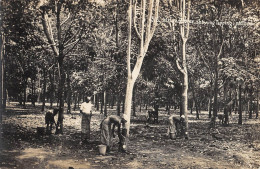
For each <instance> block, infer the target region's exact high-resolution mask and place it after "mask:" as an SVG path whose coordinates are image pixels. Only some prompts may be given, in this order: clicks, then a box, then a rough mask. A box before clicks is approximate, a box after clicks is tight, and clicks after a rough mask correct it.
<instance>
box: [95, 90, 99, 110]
mask: <svg viewBox="0 0 260 169" xmlns="http://www.w3.org/2000/svg"><path fill="white" fill-rule="evenodd" d="M96 99H97V101H96V109H97V111H99V100H100V93H97V97H96Z"/></svg>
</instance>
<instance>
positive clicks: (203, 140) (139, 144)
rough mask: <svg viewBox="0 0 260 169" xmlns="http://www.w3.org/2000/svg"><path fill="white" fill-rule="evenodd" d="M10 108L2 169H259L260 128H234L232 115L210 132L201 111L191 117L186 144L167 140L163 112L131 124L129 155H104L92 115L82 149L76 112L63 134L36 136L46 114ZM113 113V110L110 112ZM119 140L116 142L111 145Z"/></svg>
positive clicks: (247, 125)
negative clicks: (197, 116)
mask: <svg viewBox="0 0 260 169" xmlns="http://www.w3.org/2000/svg"><path fill="white" fill-rule="evenodd" d="M38 110H39V109H38V108H36V109H35V108H29V110H24V109H18V108H17V106H14V105H13V106H10V107H9V108H8V111H7V113H6V114H5V115H4V119H3V133H2V139H1V144H0V145H1V147H0V148H1V149H0V150H1V154H0V168H69V167H73V168H259V167H260V125H259V120H258V119H252V120H247V121H245V123H244V125H242V126H239V125H237V124H236V120H237V119H236V118H237V117H236V115H233V117H232V119H231V123H230V125H229V126H228V127H223V126H220V125H218V126H217V128H216V130H209V129H208V125H209V124H208V122H209V120H208V118H207V114H206V112H203V113H202V114H201V115H200V117H201V119H200V120H194V118H195V116H194V115H190V117H189V118H190V139H189V140H185V139H182V138H179V139H176V140H170V139H169V138H168V136H167V135H166V132H167V123H166V121H167V114H166V112H163V111H161V112H160V117H159V124H158V125H153V124H151V125H145V122H144V120H145V114H144V113H139V114H138V117H137V118H134V119H132V123H133V124H132V126H131V137H130V144H129V152H128V153H127V154H123V153H118V152H117V145H115V146H114V147H113V149H112V151H111V152H110V153H109V154H107V155H106V156H101V155H99V153H98V148H97V146H98V145H99V138H100V135H99V124H100V121H101V120H102V119H103V116H102V115H100V114H99V112H95V113H94V115H93V118H92V122H91V129H92V133H91V140H90V143H88V144H81V142H80V141H81V139H80V120H81V116H80V115H79V112H78V111H76V112H73V113H72V114H71V115H67V114H66V115H65V120H64V128H65V130H64V134H63V135H54V134H52V135H44V136H39V135H37V133H36V128H37V127H41V126H44V114H43V113H41V112H40V111H38ZM110 112H112V111H110ZM117 141H118V138H116V139H115V142H117Z"/></svg>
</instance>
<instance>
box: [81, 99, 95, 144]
mask: <svg viewBox="0 0 260 169" xmlns="http://www.w3.org/2000/svg"><path fill="white" fill-rule="evenodd" d="M80 113H81V114H82V118H81V139H82V140H83V141H84V142H88V140H89V139H90V121H91V116H92V104H91V103H90V97H87V98H86V100H85V102H83V103H82V104H81V106H80Z"/></svg>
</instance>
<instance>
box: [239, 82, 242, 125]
mask: <svg viewBox="0 0 260 169" xmlns="http://www.w3.org/2000/svg"><path fill="white" fill-rule="evenodd" d="M238 93H239V108H238V114H239V116H238V124H242V86H241V84H239V89H238Z"/></svg>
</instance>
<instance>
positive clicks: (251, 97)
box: [249, 83, 254, 119]
mask: <svg viewBox="0 0 260 169" xmlns="http://www.w3.org/2000/svg"><path fill="white" fill-rule="evenodd" d="M250 87H251V88H250V89H249V100H250V103H249V119H252V118H253V90H254V88H253V84H252V83H251V86H250Z"/></svg>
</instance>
